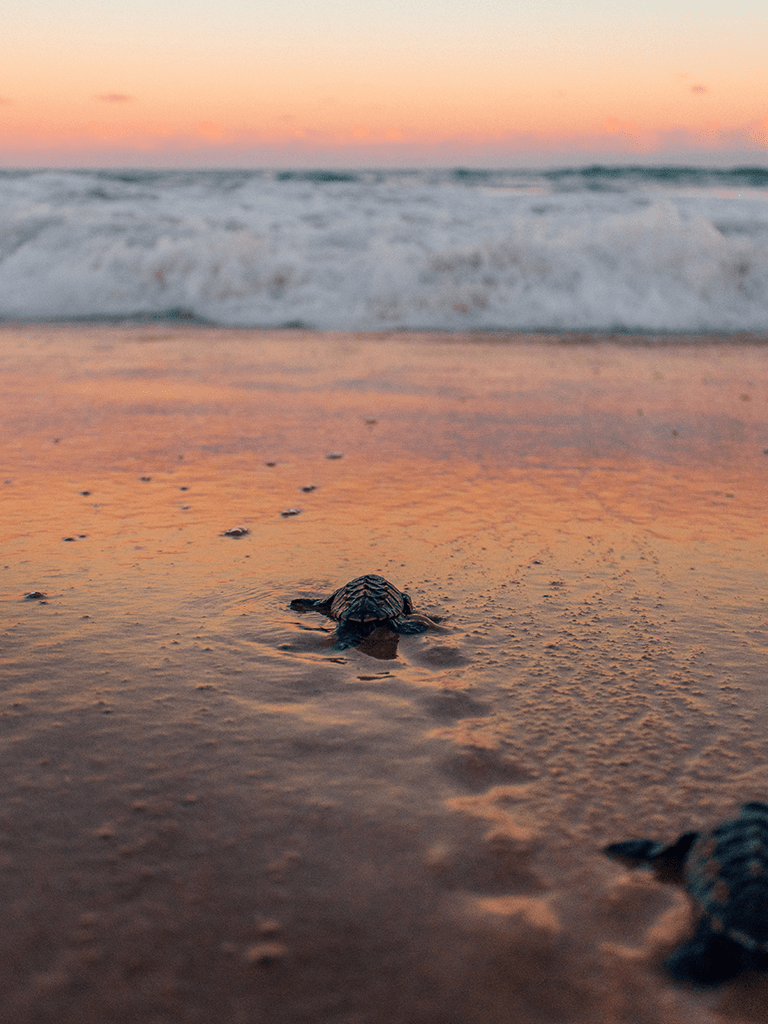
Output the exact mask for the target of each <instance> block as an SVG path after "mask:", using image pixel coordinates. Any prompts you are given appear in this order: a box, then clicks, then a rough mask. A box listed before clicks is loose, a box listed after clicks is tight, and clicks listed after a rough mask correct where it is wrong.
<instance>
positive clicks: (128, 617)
mask: <svg viewBox="0 0 768 1024" xmlns="http://www.w3.org/2000/svg"><path fill="white" fill-rule="evenodd" d="M0 369H1V370H2V373H1V375H0V410H2V411H1V412H0V417H1V419H2V433H3V446H2V448H3V456H2V467H1V469H0V478H1V479H0V497H1V498H2V558H1V559H0V580H2V585H1V586H0V609H1V618H2V622H1V623H0V680H1V690H2V702H1V704H0V724H1V726H2V728H1V730H0V759H1V760H2V771H3V778H4V780H5V782H4V785H3V787H2V792H0V865H1V866H2V878H3V884H2V886H1V887H0V905H2V919H3V921H4V928H3V929H2V939H0V948H1V949H2V954H1V960H0V988H1V989H2V991H3V1000H2V1004H0V1020H1V1021H3V1022H6V1021H7V1022H8V1024H11V1022H13V1024H63V1022H69V1021H77V1022H78V1024H113V1022H114V1024H122V1022H126V1024H128V1022H130V1024H134V1022H136V1024H193V1022H194V1024H197V1022H200V1024H214V1022H215V1024H262V1022H263V1024H560V1022H562V1024H636V1022H640V1021H642V1022H643V1024H683V1022H686V1024H687V1022H691V1024H693V1022H696V1024H715V1022H722V1021H728V1022H736V1024H741V1022H744V1024H746V1022H749V1024H753V1022H764V1021H768V977H766V976H759V975H745V976H743V977H740V978H739V979H737V980H736V981H734V982H732V983H730V984H728V985H725V986H723V987H722V988H720V989H716V990H714V991H694V990H692V989H689V988H686V987H683V986H679V985H676V984H674V983H672V981H671V980H670V979H669V978H668V977H667V976H666V975H665V973H664V970H663V966H662V965H663V961H664V958H665V957H666V956H667V955H668V953H669V952H670V950H671V949H673V948H674V947H675V945H677V944H678V943H679V941H681V939H682V938H683V937H684V936H685V935H686V933H687V932H688V931H689V930H690V915H689V904H688V901H687V899H686V898H685V896H684V895H683V893H682V892H681V891H680V890H678V889H675V888H673V887H669V886H664V885H662V884H660V883H659V882H658V881H657V880H655V879H654V877H653V876H652V875H651V874H650V873H647V872H643V871H638V872H629V871H628V870H625V869H624V868H622V867H621V866H620V865H618V864H617V863H615V862H612V861H609V860H608V859H607V858H606V857H605V856H604V855H603V854H602V853H601V849H602V847H603V846H604V845H605V844H606V843H610V842H612V841H615V840H620V839H628V838H631V837H634V836H651V837H655V838H659V839H663V840H667V841H671V840H673V839H674V838H675V837H676V836H677V835H679V834H680V833H681V832H684V831H686V830H689V829H697V828H699V827H701V826H702V825H705V824H706V823H707V822H709V821H711V820H712V819H714V820H719V819H722V818H723V817H727V816H728V815H729V814H731V813H732V812H734V811H735V810H736V809H737V808H738V806H739V804H740V803H742V802H743V801H746V800H755V799H760V800H766V799H768V758H767V757H766V741H765V737H766V731H767V729H768V704H767V702H766V696H765V687H766V654H767V653H768V643H767V642H766V627H768V603H767V601H768V598H767V597H766V586H765V581H766V577H767V573H768V550H767V548H766V543H765V534H766V511H765V510H766V504H767V498H768V486H767V481H768V338H745V337H737V338H726V337H705V338H695V337H688V336H686V337H679V338H674V337H671V338H666V339H665V338H648V337H646V338H642V337H638V338H632V337H630V336H626V335H623V336H615V337H613V336H608V335H606V336H602V337H592V336H587V335H585V336H578V335H562V336H556V335H552V336H549V335H530V336H521V335H517V336H508V335H502V334H499V335H472V334H467V335H458V334H438V333H424V334H405V333H392V334H380V335H369V334H360V335H356V334H324V333H313V332H308V331H300V330H296V331H282V332H281V331H252V330H239V331H238V330H226V329H218V328H198V327H193V326H184V325H179V324H169V323H166V322H157V323H153V324H133V325H128V326H125V325H123V326H120V325H114V326H100V325H90V324H85V325H63V326H47V325H46V326H34V325H28V326H2V327H0ZM288 511H291V512H294V513H295V514H291V515H284V514H283V513H285V512H288ZM235 528H242V529H243V530H245V531H247V532H246V533H244V534H243V535H242V536H240V537H233V536H227V535H226V531H228V530H233V529H235ZM369 572H370V573H380V574H382V575H384V576H386V577H387V578H388V579H391V580H392V581H393V582H394V583H395V584H396V585H397V586H398V587H400V588H401V589H402V590H405V591H407V592H408V593H409V594H410V595H411V597H412V599H413V603H414V607H415V609H416V610H417V611H419V612H423V613H426V614H427V615H432V616H434V617H436V618H437V619H439V620H440V623H439V628H437V629H435V630H430V631H429V632H427V633H425V634H423V635H421V636H401V637H396V636H395V635H393V634H391V633H389V632H387V631H380V632H379V633H376V634H374V635H373V636H371V637H370V638H369V639H368V640H367V641H366V642H365V643H364V644H363V645H362V646H361V647H360V648H358V649H351V650H346V651H342V652H338V651H334V650H332V649H331V645H332V633H333V623H332V622H330V621H329V620H328V619H327V618H325V617H324V616H322V615H320V614H318V613H315V612H307V613H305V614H298V613H297V612H294V611H291V609H290V601H291V600H292V599H293V598H296V597H304V596H306V597H313V598H316V597H321V596H324V595H327V594H329V593H331V592H332V591H333V590H334V589H335V588H336V587H338V586H340V585H341V584H342V583H344V582H346V581H347V580H350V579H352V578H353V577H355V576H359V575H361V574H363V573H369ZM30 594H37V595H42V596H37V597H31V598H30V597H25V595H30Z"/></svg>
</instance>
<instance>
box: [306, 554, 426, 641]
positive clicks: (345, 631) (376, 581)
mask: <svg viewBox="0 0 768 1024" xmlns="http://www.w3.org/2000/svg"><path fill="white" fill-rule="evenodd" d="M291 608H292V609H293V610H294V611H297V612H308V611H314V612H322V613H323V614H324V615H328V616H329V617H330V618H332V619H336V620H337V621H338V623H339V625H338V626H337V628H336V642H335V643H334V645H333V647H334V650H336V651H343V650H345V649H346V648H347V647H357V645H358V644H359V643H360V642H361V641H362V640H364V639H365V637H367V636H368V634H369V633H372V632H373V631H374V629H376V628H377V627H379V626H386V627H387V628H388V629H391V630H393V632H395V633H408V634H411V633H423V632H425V630H427V629H429V627H430V625H432V620H431V619H428V618H427V617H426V615H414V614H413V604H412V602H411V599H410V597H409V596H408V595H407V594H403V593H402V592H401V591H400V590H398V589H397V587H396V586H395V585H394V583H390V582H389V580H385V579H384V577H383V576H376V575H374V574H373V573H369V574H368V575H367V576H358V577H357V579H355V580H351V581H350V582H349V583H345V584H344V586H343V587H339V589H338V590H335V591H334V592H333V593H332V594H331V596H330V597H326V598H323V599H322V600H320V601H312V600H310V599H308V598H303V597H299V598H296V599H295V600H294V601H291Z"/></svg>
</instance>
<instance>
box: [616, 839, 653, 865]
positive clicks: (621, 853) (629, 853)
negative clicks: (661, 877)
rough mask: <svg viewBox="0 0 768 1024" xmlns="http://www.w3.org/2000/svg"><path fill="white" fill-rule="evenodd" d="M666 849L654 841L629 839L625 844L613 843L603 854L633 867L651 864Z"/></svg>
mask: <svg viewBox="0 0 768 1024" xmlns="http://www.w3.org/2000/svg"><path fill="white" fill-rule="evenodd" d="M665 849H666V847H665V846H664V843H656V842H654V841H653V839H629V840H627V842H625V843H611V844H610V845H609V846H605V847H603V853H604V854H606V856H608V857H610V858H611V859H612V860H623V861H625V862H626V863H628V864H629V865H630V866H631V867H636V866H637V865H638V864H651V863H652V862H653V861H654V860H655V859H656V858H657V857H658V855H659V854H660V853H662V852H663V851H664V850H665Z"/></svg>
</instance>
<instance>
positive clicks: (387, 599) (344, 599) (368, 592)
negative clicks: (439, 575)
mask: <svg viewBox="0 0 768 1024" xmlns="http://www.w3.org/2000/svg"><path fill="white" fill-rule="evenodd" d="M412 610H413V606H412V605H411V599H410V598H409V597H408V595H407V594H403V593H401V591H399V590H398V589H397V587H396V586H395V585H394V584H393V583H390V582H389V580H385V579H384V577H383V576H375V575H373V574H369V575H367V576H358V578H357V579H356V580H351V581H350V582H349V583H345V584H344V586H343V587H339V589H338V590H337V591H336V592H335V594H333V596H332V597H331V608H330V616H331V618H332V619H338V620H339V621H340V622H347V621H352V622H386V621H387V620H388V619H395V618H397V617H398V616H400V615H410V613H411V611H412Z"/></svg>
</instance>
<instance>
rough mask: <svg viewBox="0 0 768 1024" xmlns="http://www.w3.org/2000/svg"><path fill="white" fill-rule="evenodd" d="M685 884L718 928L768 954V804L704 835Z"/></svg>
mask: <svg viewBox="0 0 768 1024" xmlns="http://www.w3.org/2000/svg"><path fill="white" fill-rule="evenodd" d="M685 888H686V890H687V891H688V893H689V895H690V897H691V899H692V900H693V901H694V902H695V903H696V904H697V905H698V906H699V908H700V909H701V911H702V913H703V915H704V917H705V918H707V919H708V921H709V925H710V927H711V929H712V931H713V932H715V933H716V934H720V935H723V936H724V937H725V938H729V939H731V940H732V941H733V942H736V943H738V944H739V945H740V946H742V947H744V948H745V949H748V950H752V951H754V952H759V953H768V805H766V804H764V803H760V802H758V801H753V802H752V803H747V804H744V806H743V807H742V809H741V815H740V816H739V817H738V818H735V819H734V820H733V821H724V822H723V823H722V824H720V825H718V826H717V827H716V828H714V829H712V830H711V831H710V832H705V833H703V834H702V835H700V836H699V838H698V839H697V840H696V842H695V843H694V844H693V846H692V847H691V850H690V853H689V854H688V857H687V859H686V863H685Z"/></svg>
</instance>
